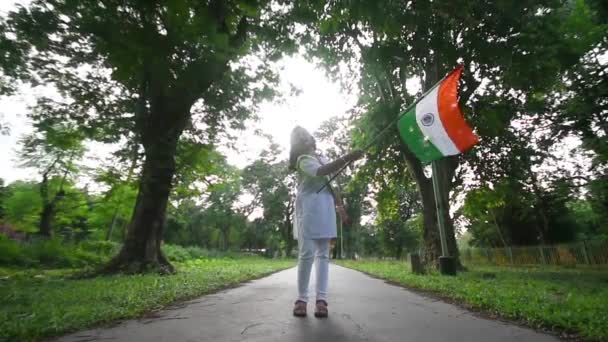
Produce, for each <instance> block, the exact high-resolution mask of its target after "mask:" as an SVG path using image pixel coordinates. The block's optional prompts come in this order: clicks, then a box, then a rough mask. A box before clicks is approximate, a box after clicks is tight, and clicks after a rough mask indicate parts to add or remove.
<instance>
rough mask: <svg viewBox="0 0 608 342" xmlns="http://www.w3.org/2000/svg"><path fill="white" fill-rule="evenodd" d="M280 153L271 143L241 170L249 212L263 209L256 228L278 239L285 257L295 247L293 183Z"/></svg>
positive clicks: (293, 179) (276, 146) (293, 177)
mask: <svg viewBox="0 0 608 342" xmlns="http://www.w3.org/2000/svg"><path fill="white" fill-rule="evenodd" d="M280 152H281V151H280V149H279V146H278V145H276V144H275V143H273V142H272V140H270V145H269V148H268V149H266V150H264V151H262V153H261V154H260V158H259V159H258V160H255V161H254V162H253V163H252V164H250V165H248V166H247V167H245V169H244V170H243V173H242V177H243V190H245V191H246V193H248V194H249V195H251V196H252V197H253V198H252V200H251V203H250V204H249V206H250V207H251V208H256V207H257V208H262V209H263V212H262V220H260V221H259V222H258V224H259V225H265V226H266V227H268V228H269V229H270V231H271V234H272V233H275V234H276V235H278V236H277V240H278V241H280V244H281V245H282V247H283V251H284V253H285V255H290V254H291V252H292V250H293V248H294V246H295V240H294V238H293V233H292V232H293V214H294V201H295V187H296V185H295V183H296V182H295V175H294V174H292V173H290V171H289V168H288V166H287V161H285V160H280V159H279V154H280ZM255 227H257V225H256V226H255Z"/></svg>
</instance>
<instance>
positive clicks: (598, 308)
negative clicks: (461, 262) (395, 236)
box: [338, 261, 608, 341]
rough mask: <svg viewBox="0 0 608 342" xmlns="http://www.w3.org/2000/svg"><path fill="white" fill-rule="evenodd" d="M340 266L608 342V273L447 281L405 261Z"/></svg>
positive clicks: (462, 276) (532, 271)
mask: <svg viewBox="0 0 608 342" xmlns="http://www.w3.org/2000/svg"><path fill="white" fill-rule="evenodd" d="M338 263H339V264H341V265H342V266H346V267H349V268H352V269H356V270H359V271H362V272H365V273H368V274H370V275H373V276H376V277H378V278H382V279H386V280H389V281H391V282H394V283H398V284H400V285H403V286H405V287H410V288H416V289H421V290H425V291H429V292H432V293H435V294H438V295H441V296H443V297H447V298H450V299H452V300H455V301H457V302H459V303H463V304H466V305H467V306H469V307H471V308H474V309H480V310H483V311H486V312H490V313H492V314H497V315H499V316H501V317H505V318H509V319H513V320H518V321H523V322H525V323H526V324H528V325H530V326H533V327H543V328H550V329H557V330H560V331H565V332H568V333H575V334H577V335H579V336H582V337H584V338H585V339H588V340H598V341H608V270H592V269H559V268H540V267H536V268H509V267H475V268H474V269H473V270H469V271H467V272H461V273H459V274H458V276H456V277H446V276H441V275H438V274H429V275H415V274H412V273H411V272H410V270H409V268H408V266H407V265H406V263H404V262H396V261H340V262H338Z"/></svg>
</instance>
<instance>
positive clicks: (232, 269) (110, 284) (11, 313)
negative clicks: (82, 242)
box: [0, 258, 293, 341]
mask: <svg viewBox="0 0 608 342" xmlns="http://www.w3.org/2000/svg"><path fill="white" fill-rule="evenodd" d="M292 266H293V261H284V260H281V261H279V260H267V259H262V258H243V259H239V260H230V259H205V260H201V259H199V260H193V261H189V262H186V263H183V264H178V268H179V271H180V272H179V273H178V274H177V275H171V276H159V275H136V276H112V277H98V278H94V279H85V280H74V279H65V277H66V276H69V275H70V273H69V272H56V271H47V272H45V271H39V270H35V269H33V270H28V271H20V272H4V271H3V270H0V276H1V277H2V278H3V279H2V281H0V293H2V307H1V308H0V340H12V341H14V340H19V341H27V340H42V339H44V338H46V337H50V336H57V335H61V334H63V333H65V332H68V331H74V330H78V329H84V328H87V327H90V326H93V325H95V324H99V323H104V322H105V323H107V322H112V321H116V320H120V319H126V318H133V317H137V316H139V315H141V314H143V313H144V312H148V311H153V310H158V309H160V308H162V307H163V306H166V305H168V304H169V303H172V302H175V301H178V300H186V299H189V298H194V297H197V296H201V295H203V294H206V293H210V292H212V291H217V290H219V289H221V288H224V287H228V286H231V285H234V284H238V283H240V282H243V281H246V280H249V279H252V278H257V277H260V276H263V275H266V274H269V273H272V272H275V271H278V270H281V269H285V268H288V267H292ZM17 317H19V319H16V318H17Z"/></svg>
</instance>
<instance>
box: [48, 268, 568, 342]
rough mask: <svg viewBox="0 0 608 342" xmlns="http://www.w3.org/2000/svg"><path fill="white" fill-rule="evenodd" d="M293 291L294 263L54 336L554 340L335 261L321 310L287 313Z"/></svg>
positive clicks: (335, 341)
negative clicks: (143, 313) (318, 313)
mask: <svg viewBox="0 0 608 342" xmlns="http://www.w3.org/2000/svg"><path fill="white" fill-rule="evenodd" d="M313 274H314V270H313ZM313 278H314V277H313ZM312 281H314V279H312ZM311 284H313V282H311ZM312 288H314V286H313V287H312ZM295 292H296V270H295V268H294V269H289V270H286V271H283V272H279V273H276V274H274V275H271V276H269V277H266V278H264V279H260V280H255V281H252V282H249V283H247V284H244V285H243V286H241V287H238V288H234V289H229V290H225V291H222V292H219V293H216V294H212V295H208V296H203V297H200V298H198V299H195V300H191V301H189V302H184V303H180V304H178V305H174V306H172V307H168V308H167V309H165V310H163V311H161V312H158V313H156V314H153V315H151V316H150V317H146V318H141V319H137V320H129V321H125V322H122V323H119V324H117V325H115V326H113V327H110V328H99V329H93V330H88V331H81V332H77V333H74V334H71V335H67V336H64V337H62V338H60V339H59V341H70V342H75V341H79V342H85V341H125V342H137V341H146V342H149V341H167V342H181V341H185V342H186V341H188V342H194V341H197V342H199V341H214V342H218V341H264V342H268V341H289V342H296V341H306V342H316V341H332V342H342V341H395V342H406V341H412V342H426V341H428V342H431V341H432V342H438V341H452V342H456V341H471V342H475V341H535V342H543V341H558V339H557V338H555V337H553V336H549V335H545V334H542V333H537V332H535V331H533V330H530V329H525V328H522V327H519V326H516V325H511V324H506V323H503V322H499V321H494V320H489V319H484V318H480V317H478V316H476V315H474V314H472V313H470V312H468V311H466V310H463V309H461V308H458V307H456V306H454V305H450V304H447V303H444V302H442V301H438V300H434V299H430V298H426V297H423V296H420V295H418V294H415V293H413V292H410V291H407V290H405V289H403V288H400V287H397V286H392V285H389V284H386V283H385V282H383V281H381V280H377V279H373V278H371V277H368V276H366V275H364V274H362V273H359V272H356V271H353V270H349V269H346V268H343V267H340V266H336V265H331V266H330V289H329V292H330V303H329V318H326V319H317V318H315V317H314V316H313V306H312V302H311V304H309V314H308V317H307V318H296V317H293V316H292V305H293V302H294V299H295V294H296V293H295ZM311 293H314V292H311Z"/></svg>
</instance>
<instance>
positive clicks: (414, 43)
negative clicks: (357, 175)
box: [297, 1, 598, 263]
mask: <svg viewBox="0 0 608 342" xmlns="http://www.w3.org/2000/svg"><path fill="white" fill-rule="evenodd" d="M572 4H573V3H572V2H564V3H561V2H555V1H541V2H539V1H518V2H492V3H488V2H483V1H450V2H444V1H439V2H437V1H435V2H395V1H374V2H370V1H334V2H331V3H330V4H325V2H321V1H307V2H302V3H299V5H298V6H297V10H299V11H302V12H304V13H307V14H308V15H309V17H310V18H314V19H313V20H311V21H310V22H309V25H308V27H309V32H306V33H304V34H303V35H302V41H303V42H305V43H308V46H309V51H310V53H311V55H313V56H315V57H318V58H319V59H320V60H321V61H322V62H324V63H325V64H326V65H327V66H328V70H329V72H330V73H332V74H334V75H339V72H340V70H343V69H344V68H340V67H339V64H340V63H341V62H342V63H346V64H349V65H350V66H351V69H356V70H357V71H358V73H359V76H360V77H358V79H359V82H358V87H359V93H360V94H362V96H361V99H360V104H359V106H358V108H357V111H358V112H359V113H362V114H363V113H365V114H366V115H365V116H362V117H361V119H360V124H359V127H360V132H359V133H358V134H359V135H360V139H359V140H360V141H361V144H360V146H363V145H365V143H366V142H369V141H370V139H371V137H373V136H375V135H376V134H377V132H378V131H379V130H380V129H381V128H382V127H385V126H386V125H388V124H391V123H392V122H393V121H394V120H395V118H396V117H397V116H398V114H399V113H400V112H401V111H402V110H403V109H404V108H405V106H406V105H407V104H409V103H411V102H412V101H413V99H414V96H415V95H417V93H418V94H419V92H417V91H412V90H411V89H408V86H407V85H408V84H411V83H412V81H413V82H419V84H420V85H421V87H420V88H421V90H422V91H424V90H428V89H429V88H430V87H431V86H432V85H433V84H435V83H436V82H437V81H438V80H439V79H440V78H441V76H442V75H445V74H446V73H447V72H449V71H450V70H451V69H452V68H453V67H454V66H455V64H456V63H458V62H462V63H464V64H465V65H466V72H465V76H464V79H463V82H462V87H461V94H462V96H461V99H460V100H461V103H463V104H467V106H471V107H474V108H475V111H474V112H473V113H471V112H470V111H468V110H467V111H466V114H467V117H472V118H473V123H474V124H475V127H476V128H477V131H478V133H479V134H480V135H481V136H482V137H487V139H488V140H491V137H496V136H500V134H501V133H502V132H503V131H504V129H505V128H506V127H508V126H509V123H510V122H511V120H512V119H513V118H514V117H515V116H516V115H517V114H518V113H521V111H518V110H517V109H518V108H520V107H521V104H522V103H523V104H524V106H527V104H528V103H530V101H528V100H529V99H530V98H532V97H533V96H534V95H535V93H534V92H535V91H542V90H547V89H548V88H549V87H550V86H551V85H552V84H554V82H555V81H556V80H557V79H558V77H559V75H560V74H559V72H560V70H563V69H564V68H567V67H569V66H571V65H572V64H574V63H576V61H577V59H578V58H579V57H580V56H581V55H582V54H583V53H584V52H585V51H586V50H587V49H588V48H589V47H590V46H592V45H593V44H594V42H596V41H597V39H598V32H597V31H596V30H592V31H589V30H586V27H584V25H575V24H576V23H578V22H580V21H581V19H582V18H584V20H582V21H583V22H585V21H586V22H590V23H594V22H595V16H594V13H593V12H590V11H587V9H588V6H587V4H586V2H584V1H576V2H574V5H575V6H571V5H572ZM505 51H507V52H508V53H505ZM482 81H483V82H484V83H485V84H484V87H483V88H480V85H481V84H482ZM409 88H411V87H409ZM532 103H534V104H537V102H534V101H532ZM532 103H530V104H532ZM513 108H515V109H516V110H513ZM394 126H395V125H393V128H392V129H391V132H390V134H386V135H385V136H384V137H383V139H380V140H379V141H377V143H376V144H375V146H374V147H373V148H372V149H371V150H370V152H371V153H373V154H382V155H386V154H389V153H397V154H398V158H395V160H397V164H395V165H394V167H397V168H399V169H400V170H401V172H406V170H405V169H406V168H407V172H409V173H410V175H411V177H412V179H413V180H414V181H415V182H416V184H417V187H418V191H419V193H420V197H421V201H422V206H423V217H424V232H423V235H424V243H425V253H426V257H425V259H426V260H427V262H431V263H435V262H436V260H437V257H438V256H439V255H440V253H441V251H440V244H439V234H438V228H437V215H436V210H435V207H436V206H435V198H434V195H433V191H432V179H431V177H429V174H428V172H427V170H426V169H427V168H426V166H425V165H422V164H421V163H420V162H419V161H418V160H417V159H416V158H415V156H414V155H413V153H412V152H411V151H410V150H409V148H408V147H407V146H405V145H404V144H403V143H402V142H401V141H400V139H399V138H398V134H397V130H396V127H394ZM482 143H483V142H482ZM462 159H463V157H462V156H461V157H449V158H444V159H443V160H441V161H440V162H439V164H440V174H438V175H432V177H436V176H437V177H441V178H442V182H441V183H442V185H443V188H442V189H441V194H442V196H441V198H440V200H441V201H443V202H444V206H445V207H446V208H449V195H450V192H451V191H452V189H453V188H454V187H455V186H456V185H457V184H458V183H459V182H460V180H459V179H458V177H457V174H456V171H457V170H458V167H459V165H461V160H462ZM378 160H379V158H378V159H370V162H376V161H378ZM404 165H406V166H407V167H404ZM448 213H449V210H446V215H447V217H445V221H446V222H447V230H448V231H447V233H448V234H447V240H448V241H447V242H448V250H449V254H450V255H452V256H458V250H457V246H456V240H455V232H454V227H453V222H452V218H451V217H450V216H449V214H448Z"/></svg>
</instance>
